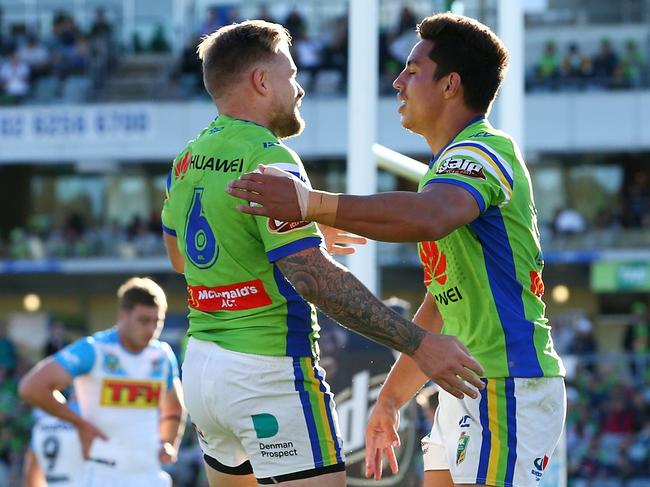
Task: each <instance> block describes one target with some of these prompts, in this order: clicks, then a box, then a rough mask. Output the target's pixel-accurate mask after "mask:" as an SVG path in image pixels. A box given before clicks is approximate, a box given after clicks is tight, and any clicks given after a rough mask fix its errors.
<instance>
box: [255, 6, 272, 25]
mask: <svg viewBox="0 0 650 487" xmlns="http://www.w3.org/2000/svg"><path fill="white" fill-rule="evenodd" d="M255 18H256V19H259V20H266V21H267V22H272V23H274V24H275V23H276V22H277V21H276V20H275V18H274V17H273V14H272V13H271V11H270V10H269V5H268V4H267V3H262V4H260V9H259V11H258V12H257V16H256V17H255Z"/></svg>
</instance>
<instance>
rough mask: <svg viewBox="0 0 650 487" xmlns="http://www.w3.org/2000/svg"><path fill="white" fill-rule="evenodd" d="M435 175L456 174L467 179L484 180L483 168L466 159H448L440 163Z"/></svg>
mask: <svg viewBox="0 0 650 487" xmlns="http://www.w3.org/2000/svg"><path fill="white" fill-rule="evenodd" d="M436 174H458V175H460V176H467V177H468V178H476V179H485V173H484V172H483V166H481V165H480V164H477V163H476V162H474V161H470V160H467V159H455V158H450V159H447V160H445V161H442V163H441V164H440V166H438V169H436Z"/></svg>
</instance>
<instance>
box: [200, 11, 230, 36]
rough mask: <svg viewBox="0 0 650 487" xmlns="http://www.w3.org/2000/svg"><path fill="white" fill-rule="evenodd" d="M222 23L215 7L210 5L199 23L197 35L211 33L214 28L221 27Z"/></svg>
mask: <svg viewBox="0 0 650 487" xmlns="http://www.w3.org/2000/svg"><path fill="white" fill-rule="evenodd" d="M222 25H223V23H222V22H221V19H220V18H219V13H218V10H217V7H215V6H210V7H208V8H207V9H206V11H205V19H203V21H202V22H201V25H199V28H198V29H197V32H196V33H197V34H198V36H199V37H201V36H205V35H209V34H212V33H213V32H214V31H215V30H217V29H218V28H219V27H221V26H222Z"/></svg>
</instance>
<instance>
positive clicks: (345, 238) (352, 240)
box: [318, 223, 368, 255]
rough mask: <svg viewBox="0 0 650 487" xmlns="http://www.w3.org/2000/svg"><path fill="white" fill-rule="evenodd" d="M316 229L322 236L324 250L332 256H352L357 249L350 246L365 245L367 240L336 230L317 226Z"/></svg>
mask: <svg viewBox="0 0 650 487" xmlns="http://www.w3.org/2000/svg"><path fill="white" fill-rule="evenodd" d="M318 228H319V229H320V231H321V233H322V234H323V239H324V240H325V248H326V249H327V251H328V252H329V253H330V254H332V255H349V254H354V253H355V252H356V251H357V249H356V248H354V247H351V245H365V244H366V243H368V240H367V239H366V238H365V237H360V236H359V235H355V234H354V233H348V232H346V231H343V230H339V229H338V228H334V227H330V226H328V225H324V224H323V223H319V224H318Z"/></svg>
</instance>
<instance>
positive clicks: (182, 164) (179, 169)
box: [174, 151, 192, 179]
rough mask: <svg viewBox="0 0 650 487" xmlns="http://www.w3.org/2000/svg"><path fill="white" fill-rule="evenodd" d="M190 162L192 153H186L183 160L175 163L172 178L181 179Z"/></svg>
mask: <svg viewBox="0 0 650 487" xmlns="http://www.w3.org/2000/svg"><path fill="white" fill-rule="evenodd" d="M191 161H192V152H191V151H187V152H186V153H185V155H184V156H183V158H182V159H181V160H180V161H178V162H177V163H176V166H174V176H176V179H178V178H181V179H183V177H184V176H185V173H186V172H187V168H188V167H190V162H191Z"/></svg>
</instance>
